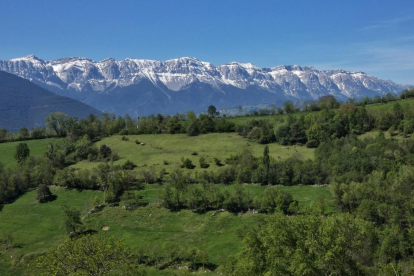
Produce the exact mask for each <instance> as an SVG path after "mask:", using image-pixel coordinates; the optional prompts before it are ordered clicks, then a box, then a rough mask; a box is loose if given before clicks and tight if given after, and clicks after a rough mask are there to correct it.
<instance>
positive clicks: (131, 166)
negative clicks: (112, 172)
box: [122, 160, 137, 170]
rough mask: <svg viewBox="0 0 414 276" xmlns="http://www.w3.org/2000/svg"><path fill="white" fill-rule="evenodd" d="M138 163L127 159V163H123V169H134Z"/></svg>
mask: <svg viewBox="0 0 414 276" xmlns="http://www.w3.org/2000/svg"><path fill="white" fill-rule="evenodd" d="M136 167H137V165H135V164H134V163H133V162H132V161H129V160H127V161H125V163H124V164H123V165H122V169H124V170H133V169H134V168H136Z"/></svg>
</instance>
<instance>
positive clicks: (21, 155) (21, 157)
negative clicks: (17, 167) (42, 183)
mask: <svg viewBox="0 0 414 276" xmlns="http://www.w3.org/2000/svg"><path fill="white" fill-rule="evenodd" d="M29 155H30V149H29V147H28V146H27V144H26V143H19V144H18V145H17V147H16V152H15V153H14V158H15V159H16V161H17V163H19V164H23V163H24V161H26V159H27V158H28V157H29Z"/></svg>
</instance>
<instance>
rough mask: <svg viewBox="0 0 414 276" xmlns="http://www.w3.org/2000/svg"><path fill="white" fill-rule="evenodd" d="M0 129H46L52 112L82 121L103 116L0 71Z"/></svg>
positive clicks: (97, 111)
mask: <svg viewBox="0 0 414 276" xmlns="http://www.w3.org/2000/svg"><path fill="white" fill-rule="evenodd" d="M0 98H1V101H0V128H5V129H7V130H9V131H17V130H19V129H20V128H22V127H26V128H28V129H30V128H35V127H44V126H45V117H46V116H47V115H48V114H49V113H51V112H57V111H60V112H64V113H66V114H68V115H70V116H76V117H79V118H84V117H86V116H88V115H89V114H94V115H96V116H100V115H101V114H102V113H101V112H100V111H99V110H97V109H95V108H92V107H90V106H88V105H86V104H83V103H81V102H79V101H76V100H73V99H71V98H67V97H62V96H58V95H56V94H53V93H52V92H49V91H47V90H45V89H43V88H41V87H39V86H37V85H36V84H34V83H32V82H30V81H28V80H25V79H23V78H20V77H17V76H15V75H12V74H9V73H6V72H3V71H0Z"/></svg>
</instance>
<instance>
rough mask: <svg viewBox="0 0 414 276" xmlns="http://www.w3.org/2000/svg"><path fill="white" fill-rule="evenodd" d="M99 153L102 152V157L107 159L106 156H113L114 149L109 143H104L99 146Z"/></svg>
mask: <svg viewBox="0 0 414 276" xmlns="http://www.w3.org/2000/svg"><path fill="white" fill-rule="evenodd" d="M99 153H100V154H101V156H102V158H104V159H106V158H108V157H109V156H111V154H112V150H111V148H110V147H108V146H107V145H102V146H101V147H100V148H99Z"/></svg>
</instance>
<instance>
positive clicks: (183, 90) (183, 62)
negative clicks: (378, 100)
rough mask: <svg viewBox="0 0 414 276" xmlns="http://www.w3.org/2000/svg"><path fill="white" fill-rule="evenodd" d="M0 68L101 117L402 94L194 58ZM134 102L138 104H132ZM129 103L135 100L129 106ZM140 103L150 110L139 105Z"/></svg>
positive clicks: (335, 76)
mask: <svg viewBox="0 0 414 276" xmlns="http://www.w3.org/2000/svg"><path fill="white" fill-rule="evenodd" d="M0 70H3V71H6V72H9V73H12V74H16V75H18V76H20V77H23V78H26V79H29V80H31V81H33V82H35V83H36V84H39V85H41V86H42V87H44V88H47V89H49V90H51V91H53V92H55V93H58V94H60V95H65V96H69V97H72V98H75V99H78V100H81V101H83V102H85V103H87V104H89V105H91V106H94V107H95V108H98V109H100V110H102V111H111V112H115V113H117V114H124V113H129V114H134V113H140V114H147V113H148V114H149V113H176V112H183V111H186V110H190V109H195V111H201V109H203V108H204V109H205V108H206V107H205V106H204V107H202V106H201V103H202V104H203V105H204V104H216V105H218V108H230V107H235V106H237V105H243V104H246V103H247V104H249V105H254V104H263V103H276V104H279V105H280V104H281V103H282V102H283V101H285V100H288V99H290V100H293V101H297V100H300V101H304V100H316V99H318V98H319V97H321V96H325V95H333V96H335V97H336V98H338V99H341V100H345V99H347V98H350V97H352V98H361V97H364V96H375V95H385V94H386V93H399V92H401V91H402V90H403V89H405V88H406V86H404V85H399V84H396V83H394V82H392V81H389V80H382V79H379V78H377V77H375V76H370V75H367V74H365V73H364V72H361V71H345V70H342V69H336V70H322V71H320V70H317V69H315V68H314V67H311V66H303V67H301V66H299V65H279V66H275V67H271V68H260V67H257V66H255V65H254V64H252V63H248V62H230V63H226V64H222V65H217V66H216V65H213V64H212V63H210V62H205V61H200V60H198V59H196V58H194V57H182V58H177V59H170V60H165V61H157V60H149V59H133V58H126V59H124V60H115V59H113V58H106V59H104V60H102V61H93V60H91V59H88V58H82V57H67V58H62V59H56V60H51V61H45V60H42V59H40V58H38V57H36V56H35V55H29V56H26V57H21V58H15V59H10V60H7V61H0ZM144 80H145V81H144ZM142 81H143V82H142ZM147 81H149V83H148V82H147ZM200 83H201V84H204V85H202V87H203V91H204V92H205V93H203V91H201V93H199V92H195V91H198V90H199V88H200V87H201V86H200ZM128 87H129V88H128ZM192 87H194V89H195V91H193V92H192V91H190V90H191V88H192ZM131 88H134V90H133V91H132V90H131ZM125 91H127V92H125ZM236 91H237V92H236ZM124 93H127V94H128V95H129V97H128V99H125V100H123V101H121V100H120V99H121V98H125V97H124V96H125V95H124ZM117 95H118V96H117ZM145 95H146V96H145ZM185 95H186V96H185ZM195 95H196V96H197V97H195ZM105 98H106V99H107V100H106V101H105V100H104V99H105ZM136 99H140V101H139V102H136ZM155 99H157V100H155ZM131 101H132V102H136V103H135V104H136V107H135V108H134V106H133V105H131V103H130V102H131ZM180 101H181V102H180ZM146 102H147V103H151V104H152V106H144V105H145V103H146ZM184 102H186V103H187V104H183V103H184ZM175 107H177V108H175ZM178 107H180V108H178Z"/></svg>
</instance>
